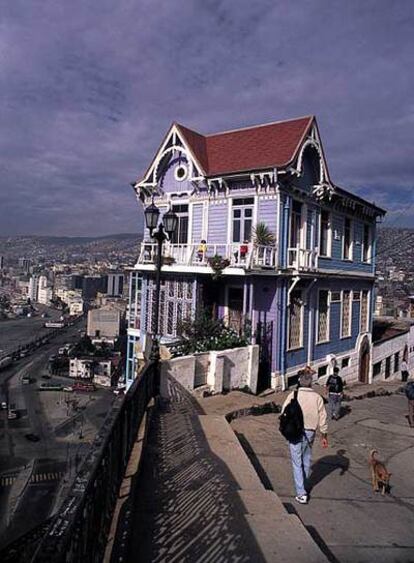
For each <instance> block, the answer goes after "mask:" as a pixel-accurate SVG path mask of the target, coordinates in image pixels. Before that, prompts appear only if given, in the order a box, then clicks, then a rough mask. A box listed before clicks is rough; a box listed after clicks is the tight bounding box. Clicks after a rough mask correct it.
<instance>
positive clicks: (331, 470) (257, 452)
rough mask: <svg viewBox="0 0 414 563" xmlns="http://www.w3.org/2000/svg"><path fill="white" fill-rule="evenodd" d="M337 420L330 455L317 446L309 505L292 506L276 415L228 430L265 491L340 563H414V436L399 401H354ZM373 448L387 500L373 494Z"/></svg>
mask: <svg viewBox="0 0 414 563" xmlns="http://www.w3.org/2000/svg"><path fill="white" fill-rule="evenodd" d="M345 406H346V407H347V410H345V411H344V415H345V416H343V418H341V419H340V420H339V421H331V422H330V424H329V429H328V437H329V448H328V449H327V450H324V449H322V448H321V445H320V440H319V438H317V439H316V441H315V445H314V452H313V458H314V459H313V461H314V463H313V467H312V475H311V486H312V493H311V500H310V503H309V505H306V506H300V505H297V504H296V503H295V502H294V500H293V494H294V493H293V492H294V487H293V479H292V470H291V464H290V459H289V453H288V448H287V445H286V442H285V440H284V439H283V437H282V436H281V435H280V433H279V432H278V430H277V417H278V415H276V414H266V415H264V416H260V417H251V416H248V417H242V418H238V419H237V420H234V421H233V423H232V428H233V429H234V431H235V432H236V433H237V435H238V437H239V439H240V441H241V442H242V444H243V446H244V448H245V450H246V451H247V452H248V453H249V457H250V459H251V460H252V463H253V464H254V466H255V468H256V470H257V472H258V473H259V474H260V476H261V478H262V481H263V482H264V483H265V486H266V487H267V488H268V489H270V490H274V491H275V492H276V493H277V494H278V496H279V498H280V499H281V500H282V502H284V503H285V505H291V506H292V508H293V509H294V510H295V511H296V512H297V514H298V515H299V516H300V518H301V520H302V522H303V523H304V525H305V526H306V527H307V529H308V530H309V531H310V533H312V535H313V537H315V538H319V541H320V542H322V543H323V544H324V546H325V549H326V552H327V553H328V555H329V559H330V561H332V562H340V563H354V562H360V563H364V562H366V563H371V562H373V561H375V562H378V563H391V562H392V563H397V562H398V563H412V562H413V561H414V533H413V531H414V480H413V467H414V430H413V429H411V428H409V426H408V423H407V420H406V418H405V416H406V414H407V400H406V398H405V397H404V396H403V395H399V394H396V395H392V396H380V397H374V398H366V399H364V400H354V401H352V402H350V403H348V404H346V405H345ZM372 449H377V450H378V452H379V454H378V455H379V458H380V459H382V460H384V461H385V462H386V464H387V467H388V469H389V471H391V472H392V476H391V494H390V495H385V496H382V495H380V494H378V493H377V494H376V493H374V492H373V491H372V487H371V483H370V472H369V467H368V456H369V452H370V451H371V450H372Z"/></svg>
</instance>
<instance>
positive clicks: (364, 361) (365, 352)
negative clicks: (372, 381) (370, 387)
mask: <svg viewBox="0 0 414 563" xmlns="http://www.w3.org/2000/svg"><path fill="white" fill-rule="evenodd" d="M369 361H370V348H369V342H368V339H367V338H364V341H363V342H362V345H361V348H360V352H359V377H358V379H359V381H360V382H361V383H368V380H369Z"/></svg>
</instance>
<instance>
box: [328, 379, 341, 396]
mask: <svg viewBox="0 0 414 563" xmlns="http://www.w3.org/2000/svg"><path fill="white" fill-rule="evenodd" d="M342 388H343V385H342V380H341V378H340V377H339V375H330V376H329V379H328V391H329V393H342Z"/></svg>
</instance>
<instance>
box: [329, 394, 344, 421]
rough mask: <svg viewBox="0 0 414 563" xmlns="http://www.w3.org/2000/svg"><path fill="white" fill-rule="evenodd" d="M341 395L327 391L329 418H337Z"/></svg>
mask: <svg viewBox="0 0 414 563" xmlns="http://www.w3.org/2000/svg"><path fill="white" fill-rule="evenodd" d="M341 400H342V396H341V395H339V394H337V393H329V395H328V406H329V414H330V416H331V418H339V415H340V412H341Z"/></svg>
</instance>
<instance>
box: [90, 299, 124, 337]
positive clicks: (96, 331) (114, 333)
mask: <svg viewBox="0 0 414 563" xmlns="http://www.w3.org/2000/svg"><path fill="white" fill-rule="evenodd" d="M120 328H121V313H120V311H119V310H117V309H113V308H109V307H108V308H106V307H105V308H102V309H92V310H90V311H89V312H88V328H87V334H88V336H89V337H90V338H92V342H103V341H104V342H108V343H112V344H114V343H115V340H116V339H117V338H118V336H119V333H120Z"/></svg>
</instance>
